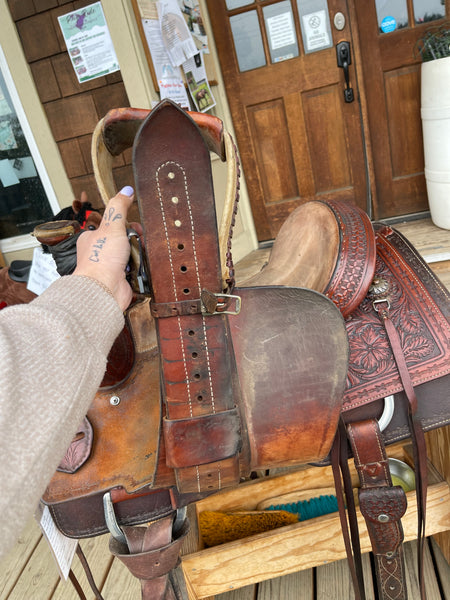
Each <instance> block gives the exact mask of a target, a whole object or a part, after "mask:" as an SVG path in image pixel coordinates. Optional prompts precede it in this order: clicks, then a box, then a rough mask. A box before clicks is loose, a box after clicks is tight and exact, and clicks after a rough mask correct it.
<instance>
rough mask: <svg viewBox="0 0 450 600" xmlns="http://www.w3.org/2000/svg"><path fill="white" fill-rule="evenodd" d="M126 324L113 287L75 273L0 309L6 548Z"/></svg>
mask: <svg viewBox="0 0 450 600" xmlns="http://www.w3.org/2000/svg"><path fill="white" fill-rule="evenodd" d="M7 313H9V314H7ZM99 317H100V318H99ZM105 323H107V325H106V326H105ZM123 324H124V320H123V315H122V312H121V310H120V308H119V306H118V304H117V302H116V300H115V299H114V298H113V297H112V296H111V294H110V293H108V292H107V291H106V290H105V289H104V288H103V287H102V286H101V285H99V284H98V283H96V282H95V281H92V280H90V279H88V278H86V277H77V276H71V277H68V278H62V279H60V280H58V281H57V282H55V283H54V284H53V285H52V286H50V288H49V289H48V290H47V291H46V292H44V294H42V295H41V296H40V297H39V298H37V299H36V300H34V301H33V302H31V303H30V304H28V305H22V306H13V307H10V308H8V309H5V310H4V311H1V312H0V347H1V349H2V367H1V369H0V448H1V462H0V474H1V477H0V481H1V484H2V494H1V495H0V535H1V539H2V547H1V550H0V554H1V553H2V551H3V550H6V549H7V548H9V547H10V545H11V543H13V541H14V538H15V536H16V535H17V534H18V533H19V532H20V531H19V530H20V529H21V528H22V527H23V526H24V525H25V523H26V521H27V520H28V518H29V516H30V515H31V514H32V513H33V511H34V509H35V507H36V504H37V502H38V500H39V498H40V496H41V495H42V493H43V491H44V489H45V487H46V485H47V483H48V481H49V479H50V478H51V476H52V475H53V473H54V471H55V469H56V467H57V465H58V464H59V462H60V460H61V458H62V457H63V455H64V453H65V450H66V448H67V447H68V445H69V443H70V440H71V439H72V437H73V435H74V433H75V431H76V428H77V427H78V424H79V423H80V422H81V419H82V418H83V416H84V415H85V413H86V412H87V409H88V407H89V405H90V403H91V401H92V399H93V397H94V395H95V392H96V391H97V389H98V387H99V385H100V383H101V380H102V377H103V374H104V371H105V367H106V359H107V355H108V353H109V350H110V348H111V346H112V343H113V341H114V339H115V338H116V337H117V335H118V334H119V333H120V331H121V329H122V327H123ZM50 367H51V368H50Z"/></svg>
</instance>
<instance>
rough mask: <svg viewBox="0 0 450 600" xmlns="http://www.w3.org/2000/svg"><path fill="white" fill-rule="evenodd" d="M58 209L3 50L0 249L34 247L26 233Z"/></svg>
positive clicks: (0, 56) (0, 63) (0, 59)
mask: <svg viewBox="0 0 450 600" xmlns="http://www.w3.org/2000/svg"><path fill="white" fill-rule="evenodd" d="M58 210H59V205H58V202H57V200H56V197H55V194H54V191H53V189H52V186H51V184H50V181H49V179H48V176H47V173H46V171H45V168H44V165H43V163H42V160H41V157H40V155H39V152H38V149H37V146H36V143H35V141H34V137H33V135H32V132H31V129H30V127H29V124H28V121H27V119H26V116H25V113H24V111H23V108H22V105H21V102H20V99H19V97H18V94H17V91H16V88H15V85H14V81H13V79H12V77H11V73H10V70H9V68H8V65H7V63H6V58H5V55H4V53H3V51H2V49H1V47H0V249H1V250H2V251H3V252H5V251H9V250H12V249H17V250H18V249H22V248H26V247H30V246H32V245H35V244H34V242H33V243H30V242H32V240H30V239H29V238H30V236H28V235H25V234H29V233H30V232H32V231H33V229H34V228H35V226H36V225H38V224H40V223H45V222H46V221H49V220H50V219H51V218H52V217H53V215H54V214H55V213H56V212H58ZM21 238H22V239H21ZM11 242H13V243H12V244H11Z"/></svg>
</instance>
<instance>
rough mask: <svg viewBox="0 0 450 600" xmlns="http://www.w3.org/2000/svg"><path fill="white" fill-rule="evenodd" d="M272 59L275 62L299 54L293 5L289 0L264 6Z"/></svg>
mask: <svg viewBox="0 0 450 600" xmlns="http://www.w3.org/2000/svg"><path fill="white" fill-rule="evenodd" d="M263 13H264V21H265V24H266V34H267V39H268V40H269V49H270V60H271V61H272V62H273V63H276V62H280V61H282V60H287V59H289V58H295V57H296V56H298V44H297V35H296V33H295V25H294V18H293V16H292V7H291V3H290V1H289V0H284V2H279V3H278V4H272V5H271V6H265V7H264V8H263Z"/></svg>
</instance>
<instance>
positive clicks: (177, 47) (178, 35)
mask: <svg viewBox="0 0 450 600" xmlns="http://www.w3.org/2000/svg"><path fill="white" fill-rule="evenodd" d="M156 6H157V7H158V18H159V22H160V24H161V34H162V39H163V43H164V46H165V47H166V50H167V53H168V55H169V57H170V61H171V63H172V65H173V66H174V67H179V66H180V65H181V64H182V63H184V62H185V61H186V60H188V59H189V58H191V56H194V55H195V54H197V53H198V50H197V46H196V45H195V42H194V40H193V39H192V35H191V32H190V31H189V28H188V26H187V24H186V21H185V20H184V17H183V14H182V12H181V10H180V7H179V5H178V2H177V0H161V2H158V3H157V4H156Z"/></svg>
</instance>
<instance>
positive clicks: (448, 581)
mask: <svg viewBox="0 0 450 600" xmlns="http://www.w3.org/2000/svg"><path fill="white" fill-rule="evenodd" d="M430 545H431V550H432V553H433V556H434V563H435V569H436V574H437V577H438V579H439V581H440V584H441V587H442V592H443V594H444V599H445V600H450V565H449V564H448V562H447V560H446V558H445V556H444V555H443V554H442V552H441V549H440V548H439V546H438V545H437V543H436V541H435V540H434V539H433V538H431V540H430Z"/></svg>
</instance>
